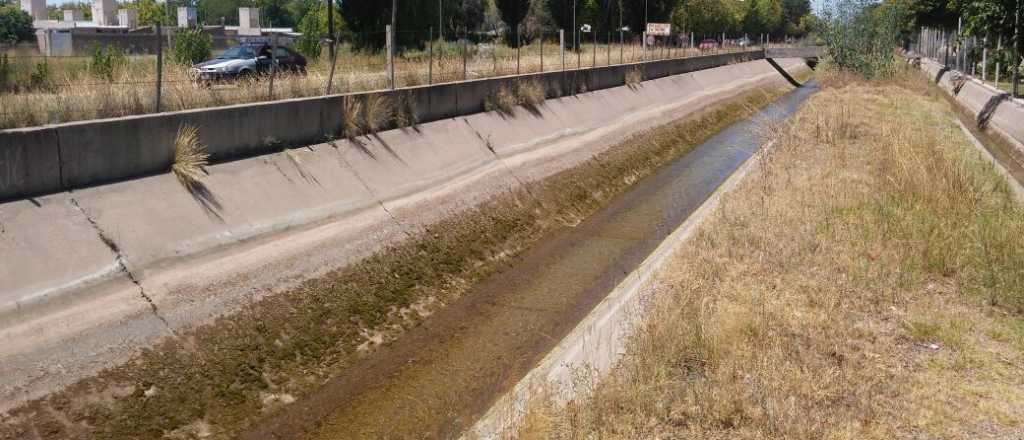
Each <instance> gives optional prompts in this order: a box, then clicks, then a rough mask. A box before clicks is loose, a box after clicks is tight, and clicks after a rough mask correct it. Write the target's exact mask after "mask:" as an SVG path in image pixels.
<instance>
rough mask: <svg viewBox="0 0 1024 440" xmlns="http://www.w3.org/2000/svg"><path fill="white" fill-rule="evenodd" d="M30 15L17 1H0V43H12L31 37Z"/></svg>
mask: <svg viewBox="0 0 1024 440" xmlns="http://www.w3.org/2000/svg"><path fill="white" fill-rule="evenodd" d="M33 35H34V34H33V33H32V16H31V15H28V13H27V12H25V11H22V10H21V8H20V7H18V4H17V3H11V4H7V3H6V2H2V1H0V44H14V43H17V42H19V41H29V40H31V39H32V36H33Z"/></svg>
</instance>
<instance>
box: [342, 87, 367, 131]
mask: <svg viewBox="0 0 1024 440" xmlns="http://www.w3.org/2000/svg"><path fill="white" fill-rule="evenodd" d="M341 105H342V109H341V130H342V135H343V136H345V137H346V138H349V139H351V138H354V137H356V136H359V135H361V134H362V131H361V128H362V126H363V122H362V121H363V103H362V102H361V101H360V100H359V99H358V98H356V97H354V96H351V95H350V96H346V97H345V99H343V100H342V104H341Z"/></svg>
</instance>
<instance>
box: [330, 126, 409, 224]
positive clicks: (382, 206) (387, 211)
mask: <svg viewBox="0 0 1024 440" xmlns="http://www.w3.org/2000/svg"><path fill="white" fill-rule="evenodd" d="M331 146H333V147H334V149H335V150H338V155H339V156H340V157H341V162H342V163H343V164H345V166H346V167H347V168H348V169H349V170H351V171H352V175H353V176H355V177H356V180H358V181H359V184H360V185H362V186H363V189H365V190H366V192H367V193H369V194H370V197H372V198H373V199H374V200H376V201H377V205H379V206H380V209H383V210H384V213H385V214H387V216H388V217H389V218H391V221H393V222H395V225H397V226H398V229H399V230H401V231H402V233H403V234H405V236H406V237H407V238H413V234H412V233H411V232H409V230H408V229H409V227H408V226H406V225H405V224H403V223H402V222H401V221H400V220H398V217H395V214H393V213H392V212H391V210H390V209H388V207H387V206H386V205H385V204H384V199H382V198H380V197H378V196H377V194H376V193H374V192H373V188H370V185H369V184H367V183H366V181H365V180H363V177H362V176H360V175H359V172H358V171H356V169H355V167H353V166H352V164H350V163H348V160H346V159H345V156H344V155H342V154H341V149H340V148H338V145H337V144H336V143H334V142H331Z"/></svg>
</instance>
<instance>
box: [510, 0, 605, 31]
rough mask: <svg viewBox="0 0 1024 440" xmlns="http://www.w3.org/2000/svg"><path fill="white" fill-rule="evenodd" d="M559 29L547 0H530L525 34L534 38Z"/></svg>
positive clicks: (524, 29)
mask: <svg viewBox="0 0 1024 440" xmlns="http://www.w3.org/2000/svg"><path fill="white" fill-rule="evenodd" d="M619 1H621V0H619ZM557 30H558V27H557V26H555V20H554V19H552V18H551V12H550V11H548V5H547V0H530V10H529V12H527V13H526V18H525V19H524V20H523V35H524V36H526V38H528V39H531V40H532V39H534V38H539V37H541V35H542V34H545V33H551V32H555V31H557Z"/></svg>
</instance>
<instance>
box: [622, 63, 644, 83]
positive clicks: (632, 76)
mask: <svg viewBox="0 0 1024 440" xmlns="http://www.w3.org/2000/svg"><path fill="white" fill-rule="evenodd" d="M643 80H644V73H643V71H641V70H640V68H639V67H634V68H632V69H629V71H628V72H626V85H636V84H640V83H641V82H643Z"/></svg>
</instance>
